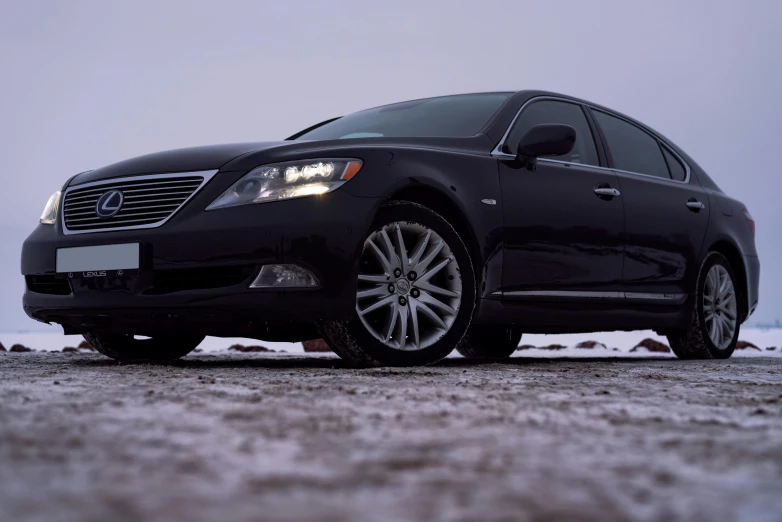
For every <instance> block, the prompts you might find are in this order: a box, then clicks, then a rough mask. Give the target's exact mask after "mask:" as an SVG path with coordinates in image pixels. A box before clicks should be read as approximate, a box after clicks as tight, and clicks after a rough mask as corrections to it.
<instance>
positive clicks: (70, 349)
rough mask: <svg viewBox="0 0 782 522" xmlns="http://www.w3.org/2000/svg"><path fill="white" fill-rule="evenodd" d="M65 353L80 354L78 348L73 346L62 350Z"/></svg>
mask: <svg viewBox="0 0 782 522" xmlns="http://www.w3.org/2000/svg"><path fill="white" fill-rule="evenodd" d="M62 351H63V353H79V349H78V348H74V347H73V346H66V347H65V348H63V349H62Z"/></svg>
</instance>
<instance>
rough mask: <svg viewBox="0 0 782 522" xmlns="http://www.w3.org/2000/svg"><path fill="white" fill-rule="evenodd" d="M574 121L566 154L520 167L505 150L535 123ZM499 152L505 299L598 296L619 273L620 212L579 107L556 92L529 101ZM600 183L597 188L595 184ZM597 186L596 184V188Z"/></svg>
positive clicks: (614, 184) (613, 178)
mask: <svg viewBox="0 0 782 522" xmlns="http://www.w3.org/2000/svg"><path fill="white" fill-rule="evenodd" d="M543 123H562V124H567V125H570V126H572V127H573V128H574V129H576V144H575V147H574V148H573V150H572V151H571V152H570V153H569V154H567V155H564V156H559V157H554V158H540V159H539V160H538V161H537V167H536V169H535V170H529V169H527V168H526V167H521V166H519V165H518V163H517V162H516V161H515V158H514V156H513V155H511V154H510V153H509V152H510V151H515V150H516V149H517V147H518V143H519V141H520V140H521V137H522V136H523V135H524V134H525V133H526V132H527V131H528V130H529V129H530V128H532V127H533V126H535V125H538V124H543ZM498 152H499V154H495V155H496V156H498V158H499V171H500V182H501V184H502V202H503V213H504V220H505V233H504V249H503V272H502V273H503V276H502V282H503V285H502V286H503V298H504V299H535V300H546V299H547V298H557V299H570V298H572V299H583V298H603V297H610V296H611V295H613V293H612V292H614V291H616V290H619V288H620V287H621V279H622V255H623V238H622V235H623V231H624V216H623V208H622V201H621V198H620V197H617V196H611V195H606V192H608V193H609V194H610V192H611V189H616V188H618V180H617V175H616V174H615V173H614V172H613V171H611V170H609V169H607V168H601V166H600V159H599V158H600V156H599V154H598V147H597V146H596V142H595V139H594V137H593V133H592V130H591V127H590V125H589V123H588V121H587V118H586V115H585V112H584V109H583V107H582V106H581V105H580V104H578V103H571V102H568V101H564V100H558V99H542V100H539V101H532V102H531V103H529V104H528V105H527V106H525V107H524V108H523V110H522V111H521V113H520V114H519V116H518V118H517V119H516V121H515V122H514V124H513V126H512V127H511V129H510V131H509V133H508V135H507V138H506V140H505V141H504V143H503V147H502V150H501V151H498ZM601 189H602V190H601ZM596 191H597V192H596Z"/></svg>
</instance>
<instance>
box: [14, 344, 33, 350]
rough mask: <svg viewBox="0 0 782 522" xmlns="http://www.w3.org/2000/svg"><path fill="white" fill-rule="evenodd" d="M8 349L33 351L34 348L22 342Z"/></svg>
mask: <svg viewBox="0 0 782 522" xmlns="http://www.w3.org/2000/svg"><path fill="white" fill-rule="evenodd" d="M8 351H9V352H32V351H33V349H32V348H28V347H26V346H23V345H21V344H15V345H13V346H12V347H11V349H10V350H8Z"/></svg>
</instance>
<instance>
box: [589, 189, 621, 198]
mask: <svg viewBox="0 0 782 522" xmlns="http://www.w3.org/2000/svg"><path fill="white" fill-rule="evenodd" d="M595 194H597V195H598V196H604V197H608V198H615V197H618V196H621V195H622V193H621V192H619V191H618V190H617V189H615V188H611V187H598V188H596V189H595Z"/></svg>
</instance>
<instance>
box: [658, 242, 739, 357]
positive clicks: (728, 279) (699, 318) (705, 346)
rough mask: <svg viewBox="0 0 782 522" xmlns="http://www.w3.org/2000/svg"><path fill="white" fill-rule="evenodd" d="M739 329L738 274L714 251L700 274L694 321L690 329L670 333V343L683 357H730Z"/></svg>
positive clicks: (693, 312) (704, 262) (676, 352)
mask: <svg viewBox="0 0 782 522" xmlns="http://www.w3.org/2000/svg"><path fill="white" fill-rule="evenodd" d="M739 329H740V319H739V307H738V297H737V293H736V276H735V275H734V273H733V268H732V267H731V266H730V263H729V262H728V260H727V259H726V258H725V256H723V255H722V254H720V253H718V252H711V253H709V255H708V256H706V259H705V260H704V261H703V265H702V267H701V271H700V274H699V275H698V283H697V286H696V293H695V303H694V304H693V311H692V322H691V324H690V326H689V328H688V329H687V330H685V331H683V332H681V333H677V334H674V335H669V336H668V342H670V344H671V350H672V351H673V353H675V354H676V356H677V357H679V358H680V359H727V358H728V357H730V356H731V354H733V350H734V349H735V348H736V342H737V341H738V338H739Z"/></svg>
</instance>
